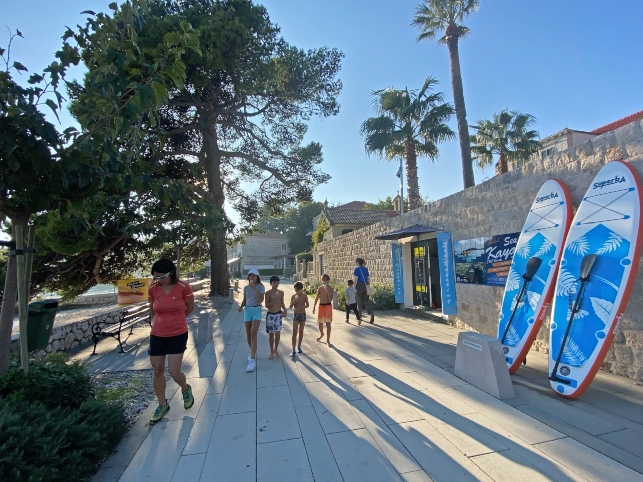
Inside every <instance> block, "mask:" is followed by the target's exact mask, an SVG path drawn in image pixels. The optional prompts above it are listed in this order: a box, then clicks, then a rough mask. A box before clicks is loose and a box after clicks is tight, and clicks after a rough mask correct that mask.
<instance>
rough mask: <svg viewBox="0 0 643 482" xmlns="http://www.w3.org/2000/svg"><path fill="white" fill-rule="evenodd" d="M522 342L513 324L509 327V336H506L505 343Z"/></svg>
mask: <svg viewBox="0 0 643 482" xmlns="http://www.w3.org/2000/svg"><path fill="white" fill-rule="evenodd" d="M519 342H520V335H519V334H518V332H517V331H516V329H515V328H514V327H513V325H512V326H510V327H509V331H508V332H507V336H506V337H505V343H504V344H505V345H507V346H516V345H517V344H518V343H519Z"/></svg>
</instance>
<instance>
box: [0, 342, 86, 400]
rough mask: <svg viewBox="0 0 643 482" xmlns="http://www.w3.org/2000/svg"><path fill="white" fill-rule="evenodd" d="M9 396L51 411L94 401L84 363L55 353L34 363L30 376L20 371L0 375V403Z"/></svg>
mask: <svg viewBox="0 0 643 482" xmlns="http://www.w3.org/2000/svg"><path fill="white" fill-rule="evenodd" d="M10 395H13V396H16V397H18V398H20V399H21V400H24V401H25V402H41V403H43V404H45V405H46V406H47V407H49V408H57V407H71V408H78V407H80V405H81V404H82V403H83V402H85V401H86V400H88V399H89V398H93V396H94V386H93V385H92V382H91V378H90V377H89V375H88V374H87V370H86V369H85V366H84V365H83V364H82V363H80V362H79V361H77V360H75V361H73V362H70V363H68V362H67V356H66V355H65V354H62V353H60V354H58V353H54V354H51V355H49V356H47V357H45V358H42V359H40V360H31V362H30V364H29V375H28V376H25V375H24V372H23V371H22V369H21V368H19V367H12V368H11V369H10V370H8V371H7V372H5V373H3V374H2V375H0V399H3V398H7V397H9V396H10Z"/></svg>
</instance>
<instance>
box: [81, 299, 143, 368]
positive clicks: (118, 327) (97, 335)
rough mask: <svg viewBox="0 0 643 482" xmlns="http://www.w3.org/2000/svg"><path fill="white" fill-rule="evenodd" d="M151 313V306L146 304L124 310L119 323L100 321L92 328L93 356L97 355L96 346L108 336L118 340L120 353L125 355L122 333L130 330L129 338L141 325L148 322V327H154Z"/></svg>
mask: <svg viewBox="0 0 643 482" xmlns="http://www.w3.org/2000/svg"><path fill="white" fill-rule="evenodd" d="M150 315H151V313H150V305H149V304H148V303H147V302H146V303H141V304H139V305H134V306H133V307H132V308H128V309H127V310H124V311H123V312H122V313H121V315H120V316H119V318H118V320H117V321H99V322H97V323H95V324H94V325H93V326H92V341H93V342H94V351H93V352H92V355H96V354H97V353H96V345H97V344H98V342H99V341H100V340H102V339H103V338H105V337H107V336H111V337H113V338H116V339H117V340H118V345H119V347H120V352H121V353H125V350H124V349H123V342H122V340H121V331H123V330H126V329H127V328H129V329H130V331H129V334H128V335H127V336H128V337H129V336H130V335H131V334H132V331H133V330H134V326H136V325H137V324H139V323H142V322H147V324H148V325H150V326H152V320H151V316H150Z"/></svg>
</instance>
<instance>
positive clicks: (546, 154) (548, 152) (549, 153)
mask: <svg viewBox="0 0 643 482" xmlns="http://www.w3.org/2000/svg"><path fill="white" fill-rule="evenodd" d="M554 154H556V148H555V147H550V148H549V149H545V150H543V151H540V157H541V159H543V160H544V159H545V158H546V157H549V156H553V155H554Z"/></svg>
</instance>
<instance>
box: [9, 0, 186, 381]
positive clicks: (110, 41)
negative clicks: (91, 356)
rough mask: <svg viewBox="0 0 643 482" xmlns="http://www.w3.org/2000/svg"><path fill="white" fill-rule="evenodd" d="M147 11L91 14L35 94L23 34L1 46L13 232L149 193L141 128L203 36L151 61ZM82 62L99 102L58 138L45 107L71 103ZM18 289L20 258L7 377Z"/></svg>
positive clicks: (68, 36)
mask: <svg viewBox="0 0 643 482" xmlns="http://www.w3.org/2000/svg"><path fill="white" fill-rule="evenodd" d="M140 3H141V2H140V1H137V0H133V1H132V2H126V3H124V4H123V5H122V7H121V9H120V11H119V10H118V8H117V6H116V4H115V3H114V4H111V5H110V7H111V8H112V10H114V16H113V17H110V16H109V15H105V14H98V15H96V14H94V13H93V12H88V13H89V15H90V18H89V19H88V21H87V23H86V24H85V25H84V26H80V27H78V31H76V32H74V31H72V30H67V32H66V33H65V35H64V36H63V39H64V45H63V47H62V48H61V49H60V50H59V51H58V52H57V53H56V57H57V59H58V60H57V61H55V62H52V63H51V65H50V66H49V67H47V68H46V69H45V71H44V72H43V73H42V74H32V75H31V76H30V77H29V78H28V81H27V83H28V86H26V87H25V86H22V85H21V84H20V83H18V82H17V81H16V80H14V76H15V74H16V73H21V72H26V71H27V68H26V67H25V66H24V65H22V64H21V63H20V62H11V60H10V57H11V43H12V41H13V40H14V39H15V38H16V37H22V34H21V33H20V32H19V31H17V32H16V34H15V35H12V36H11V38H10V40H9V47H8V48H7V49H3V48H0V56H1V57H2V60H3V61H4V63H5V69H4V71H2V72H0V172H2V173H3V175H2V177H1V178H0V215H2V216H3V217H7V218H9V220H10V222H11V225H12V226H13V227H14V234H15V233H16V232H20V231H24V227H25V226H26V224H27V222H28V221H29V219H30V217H31V216H32V215H33V214H34V213H39V212H45V211H53V210H59V211H61V212H73V211H74V209H76V206H77V205H78V204H79V203H82V202H83V200H84V199H87V198H89V197H91V196H94V195H96V194H97V193H99V192H101V190H103V189H110V188H115V187H117V186H118V187H119V188H120V189H121V190H123V189H128V188H129V189H130V190H134V189H136V188H137V187H141V186H140V184H138V185H137V181H139V180H140V177H141V176H140V175H141V172H140V170H138V169H137V167H138V164H137V160H138V159H139V157H140V156H139V153H144V152H146V151H149V150H151V149H153V148H154V144H153V143H151V144H149V145H144V143H143V142H142V140H141V137H140V128H141V125H142V120H143V119H144V118H153V117H155V115H156V114H155V113H156V111H157V109H158V107H159V105H161V104H162V102H163V101H164V100H165V99H166V98H167V90H166V88H165V87H164V86H166V85H174V88H178V87H179V86H180V84H181V81H182V69H183V63H182V61H181V56H182V55H183V54H184V52H185V51H186V49H188V48H194V45H195V43H194V40H195V38H196V37H195V36H194V32H193V30H192V29H191V27H190V26H189V25H188V24H186V23H183V24H182V25H181V26H180V28H179V30H178V31H173V32H171V34H168V36H166V37H164V38H163V44H162V45H163V52H162V54H161V55H157V57H156V58H155V60H156V61H155V62H154V63H149V55H148V54H149V52H146V51H145V50H144V49H141V48H139V47H138V45H137V42H136V35H135V31H134V28H133V26H134V24H137V23H138V22H139V21H140V16H139V14H140V11H141V10H140V7H141V5H140ZM72 42H73V44H72ZM80 61H83V62H84V63H85V64H86V65H91V67H92V68H91V69H90V72H88V74H87V76H86V79H85V80H86V83H87V84H88V85H91V86H92V89H93V92H94V94H93V96H91V97H89V96H88V97H86V100H90V101H91V102H88V103H87V105H86V107H85V110H84V116H83V117H81V118H80V119H79V120H80V121H81V126H82V130H81V131H80V132H78V131H76V130H75V129H73V128H69V129H67V130H65V131H64V132H63V133H59V132H58V131H57V130H56V128H55V127H54V126H53V125H52V124H51V123H50V122H47V121H46V119H45V116H44V114H43V113H42V111H41V107H42V106H45V105H46V106H47V107H48V108H50V109H52V110H53V111H54V113H57V111H58V109H60V108H61V106H62V102H63V100H64V99H63V96H62V94H61V93H60V92H59V86H60V85H61V81H63V80H64V78H65V74H66V70H67V68H69V67H70V66H71V65H77V64H78V63H79V62H80ZM66 85H70V84H66ZM52 98H55V99H56V100H55V101H54V100H53V99H52ZM150 140H152V141H153V142H157V141H156V140H154V139H150ZM123 145H130V146H133V145H136V149H134V148H130V149H123V148H122V147H123ZM81 217H82V216H81ZM18 228H21V229H20V230H18ZM14 238H15V236H14ZM15 241H16V242H18V244H19V243H21V242H22V240H21V239H15ZM20 258H22V256H21V257H20ZM23 283H24V280H20V284H21V286H22V285H23ZM17 286H18V281H17V265H16V260H15V259H14V257H13V256H12V257H10V259H9V263H8V265H7V276H6V282H5V290H4V302H3V304H2V312H1V314H0V372H2V371H4V370H6V368H7V366H8V353H9V345H10V342H11V328H12V325H13V313H14V309H15V299H16V291H17ZM21 306H24V303H23V302H21ZM22 311H24V309H22Z"/></svg>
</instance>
